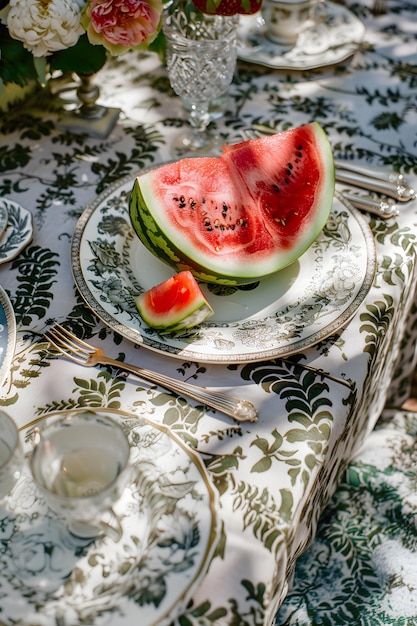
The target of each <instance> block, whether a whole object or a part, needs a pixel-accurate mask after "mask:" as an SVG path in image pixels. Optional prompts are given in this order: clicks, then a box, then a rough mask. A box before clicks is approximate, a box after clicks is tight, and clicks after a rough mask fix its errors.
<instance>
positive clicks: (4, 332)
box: [0, 287, 16, 387]
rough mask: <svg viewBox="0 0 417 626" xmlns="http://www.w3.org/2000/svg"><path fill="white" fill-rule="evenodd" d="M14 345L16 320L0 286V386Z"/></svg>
mask: <svg viewBox="0 0 417 626" xmlns="http://www.w3.org/2000/svg"><path fill="white" fill-rule="evenodd" d="M15 346H16V320H15V316H14V311H13V307H12V305H11V302H10V300H9V297H8V296H7V294H6V292H5V291H4V289H3V288H2V287H0V387H1V386H2V385H3V383H4V381H5V380H6V378H7V374H8V373H9V370H10V364H11V362H12V359H13V355H14V351H15Z"/></svg>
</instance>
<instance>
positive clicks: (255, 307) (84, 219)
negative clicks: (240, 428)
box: [71, 177, 375, 363]
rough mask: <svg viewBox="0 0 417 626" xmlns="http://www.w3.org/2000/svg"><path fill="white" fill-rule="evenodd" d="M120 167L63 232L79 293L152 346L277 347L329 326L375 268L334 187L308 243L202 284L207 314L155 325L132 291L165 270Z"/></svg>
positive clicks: (357, 221) (196, 352) (207, 351)
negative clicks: (283, 259)
mask: <svg viewBox="0 0 417 626" xmlns="http://www.w3.org/2000/svg"><path fill="white" fill-rule="evenodd" d="M132 186H133V178H132V177H129V178H128V179H125V180H124V181H122V182H119V183H116V184H115V185H114V186H113V187H112V188H111V189H109V191H107V192H105V193H104V194H101V195H100V196H98V198H97V199H96V201H95V202H94V203H92V204H91V205H90V206H89V207H87V209H86V210H85V211H84V212H83V214H82V216H81V218H80V219H79V221H78V223H77V226H76V229H75V233H74V236H73V239H72V247H71V263H72V269H73V274H74V280H75V283H76V285H77V287H78V289H79V291H80V293H81V295H82V296H83V298H84V299H85V301H86V303H87V304H88V305H89V306H90V307H91V308H92V309H93V310H94V311H95V313H96V314H97V315H98V316H99V317H101V319H102V320H103V321H104V322H105V323H106V324H108V325H109V326H110V327H111V328H113V330H115V331H117V332H118V333H120V334H121V335H123V336H125V337H127V338H128V339H130V340H132V341H134V342H135V343H137V344H142V345H144V346H146V347H148V348H151V349H153V350H156V351H158V352H163V353H169V354H171V355H173V356H176V357H179V358H188V359H191V360H194V361H199V362H215V363H216V362H228V363H240V362H249V361H258V360H263V359H269V358H276V357H282V356H286V355H289V354H293V353H295V352H298V351H300V350H301V349H305V348H307V347H309V346H311V345H314V344H315V343H317V342H318V341H321V340H322V339H325V338H326V337H328V336H329V335H331V334H333V333H335V332H336V331H337V330H338V329H339V328H340V327H341V326H343V325H344V324H345V323H346V322H347V321H348V320H349V319H350V318H351V317H352V316H353V315H354V313H355V312H356V310H357V308H358V307H359V306H360V304H361V303H362V302H363V299H364V298H365V296H366V294H367V293H368V291H369V289H370V287H371V284H372V280H373V277H374V273H375V246H374V238H373V235H372V232H371V230H370V228H369V225H368V223H367V222H366V221H365V219H364V218H363V217H362V215H361V214H360V213H359V212H358V211H356V210H355V209H351V208H350V205H348V204H347V203H346V202H345V201H343V200H342V198H341V197H339V196H335V199H334V203H333V210H332V213H331V216H330V219H329V220H328V222H327V224H326V226H325V228H324V229H323V231H322V233H321V234H320V235H319V237H318V238H317V240H316V241H315V242H314V244H313V245H312V246H311V247H310V248H309V249H308V250H307V251H306V252H305V253H304V254H303V255H302V256H301V257H300V259H298V261H296V262H295V263H292V264H291V265H290V266H289V267H287V268H285V269H283V270H282V271H281V272H278V273H276V274H273V275H271V276H269V277H268V278H266V279H264V280H262V281H259V282H257V283H255V284H252V285H246V286H243V287H239V288H237V287H224V286H219V285H208V284H207V285H202V288H203V291H204V292H205V295H206V296H207V299H208V300H209V301H210V303H211V305H212V307H213V309H214V312H215V314H214V316H213V317H212V318H210V319H209V320H208V321H207V322H206V323H204V324H201V325H199V326H198V327H195V328H193V329H191V330H188V331H182V332H179V333H177V334H170V335H167V334H165V335H164V334H161V333H158V331H156V330H154V329H152V328H150V327H149V326H148V325H147V324H145V322H144V321H143V320H142V319H141V317H140V316H139V313H138V312H137V310H136V306H135V303H134V296H136V295H138V294H140V293H141V292H143V291H146V290H148V289H150V288H151V287H153V286H154V285H156V284H158V283H160V282H162V281H163V280H165V279H167V278H169V277H170V276H172V275H173V273H174V270H173V269H172V268H170V267H168V266H167V265H166V264H164V263H162V262H161V261H159V260H158V259H157V258H156V257H155V256H153V255H152V254H151V253H150V252H149V251H148V250H147V249H146V248H145V246H144V245H143V244H142V243H141V242H140V240H139V239H138V237H137V236H136V235H135V233H134V231H133V229H132V227H131V224H130V219H129V213H128V194H129V192H130V190H131V189H132Z"/></svg>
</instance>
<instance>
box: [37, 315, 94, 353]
mask: <svg viewBox="0 0 417 626" xmlns="http://www.w3.org/2000/svg"><path fill="white" fill-rule="evenodd" d="M45 336H46V337H47V339H48V341H49V342H50V343H51V344H52V345H53V346H54V347H55V348H56V349H57V350H58V351H59V352H60V353H61V354H63V355H64V356H71V357H72V358H74V355H76V357H78V358H80V357H82V358H83V359H87V358H88V357H89V356H90V355H91V347H90V346H89V345H88V344H86V343H85V342H84V341H82V340H81V339H78V338H77V337H75V336H74V335H73V334H72V333H70V332H69V331H68V330H67V329H66V328H64V327H63V326H61V325H60V324H56V325H55V326H53V327H52V328H50V329H49V331H47V332H46V333H45ZM76 357H75V358H76Z"/></svg>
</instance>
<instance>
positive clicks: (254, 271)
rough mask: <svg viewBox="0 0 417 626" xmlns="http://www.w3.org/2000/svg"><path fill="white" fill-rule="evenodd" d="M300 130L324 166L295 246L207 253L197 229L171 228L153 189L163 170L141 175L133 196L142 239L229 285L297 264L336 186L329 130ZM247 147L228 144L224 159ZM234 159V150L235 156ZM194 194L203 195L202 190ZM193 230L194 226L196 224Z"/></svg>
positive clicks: (202, 276)
mask: <svg viewBox="0 0 417 626" xmlns="http://www.w3.org/2000/svg"><path fill="white" fill-rule="evenodd" d="M301 128H304V129H307V130H308V133H309V134H308V137H309V139H310V138H311V142H312V144H313V148H314V150H315V151H316V152H317V162H318V165H317V164H316V166H317V167H318V166H319V167H320V176H321V178H320V185H318V187H317V189H316V190H315V192H316V196H315V197H314V207H313V208H312V209H311V211H310V213H309V214H308V218H305V219H304V222H302V223H301V225H300V228H299V230H298V231H297V233H296V237H293V240H291V245H288V246H287V247H286V248H285V249H284V247H281V248H278V247H277V248H276V249H273V250H272V251H271V250H270V249H267V250H266V251H265V252H264V251H263V250H261V251H260V252H259V254H258V253H256V254H252V255H247V256H246V257H244V256H243V255H242V256H240V254H239V251H237V252H236V254H229V255H227V256H226V257H223V256H222V254H219V255H218V256H213V254H211V255H210V254H206V253H205V251H204V249H203V246H200V247H198V246H196V245H195V241H194V240H195V233H194V234H193V233H190V229H187V228H178V227H177V228H173V227H172V228H171V226H170V224H169V222H168V220H167V217H166V214H165V212H164V210H165V209H164V207H163V206H162V205H161V203H160V202H159V200H158V199H157V198H156V197H155V195H154V191H153V184H154V180H155V176H158V169H156V170H151V171H149V172H147V173H144V174H142V175H140V176H138V177H137V178H136V180H135V182H134V185H133V189H132V192H131V195H130V200H129V211H130V218H131V222H132V225H133V228H134V230H135V232H136V233H137V235H138V236H139V238H140V239H141V241H142V243H143V244H144V245H145V246H146V248H148V250H149V251H150V252H152V253H153V254H154V255H155V256H156V257H158V258H159V259H160V260H161V261H163V262H165V263H167V264H168V265H170V266H172V267H174V268H176V269H177V270H178V271H182V270H190V271H191V272H192V273H193V274H194V276H195V277H196V278H197V279H198V280H200V281H204V282H208V283H219V284H223V285H230V286H235V285H239V284H249V283H253V282H256V281H258V280H260V279H262V278H265V277H267V276H269V275H271V274H273V273H275V272H277V271H279V270H281V269H283V268H284V267H286V266H288V265H290V264H291V263H293V262H294V261H295V260H296V259H298V258H299V257H300V256H301V255H302V254H303V253H304V252H305V251H306V250H307V249H308V248H309V247H310V246H311V244H312V243H313V242H314V241H315V239H316V238H317V236H318V235H319V234H320V232H321V231H322V230H323V228H324V226H325V224H326V222H327V220H328V217H329V215H330V211H331V208H332V203H333V195H334V184H335V179H334V162H333V154H332V150H331V147H330V144H329V141H328V139H327V136H326V134H325V132H324V130H323V129H322V127H321V126H320V125H319V124H318V123H317V122H312V123H311V124H308V125H306V126H304V127H301ZM293 130H295V131H296V130H297V129H293ZM282 134H284V133H281V135H282ZM255 141H259V140H255ZM246 143H247V142H246ZM243 145H244V144H243V143H242V144H239V145H238V146H237V147H234V146H231V147H230V148H227V147H226V148H225V152H224V155H225V156H224V159H225V160H227V159H228V158H229V157H228V153H233V152H234V151H235V152H237V150H239V149H240V146H243ZM238 156H239V155H238ZM233 157H234V155H233V154H232V157H231V158H232V159H233ZM189 161H192V163H191V165H190V166H189V167H190V168H192V167H193V166H194V165H195V167H196V168H198V167H199V165H200V164H201V166H203V164H204V166H206V165H207V160H206V158H204V157H203V158H195V159H192V160H191V159H189ZM203 162H204V163H203ZM277 164H278V165H279V155H277ZM214 165H216V164H214ZM238 175H239V173H238ZM244 175H245V174H242V187H244V185H245V178H244ZM180 189H181V187H180ZM220 192H221V190H220ZM195 193H197V194H198V190H196V191H195ZM291 197H293V196H291ZM294 214H295V211H294ZM274 219H275V218H274ZM283 223H284V222H283ZM190 228H191V230H192V228H193V227H192V225H191V226H190ZM190 234H193V236H190ZM193 237H194V239H193Z"/></svg>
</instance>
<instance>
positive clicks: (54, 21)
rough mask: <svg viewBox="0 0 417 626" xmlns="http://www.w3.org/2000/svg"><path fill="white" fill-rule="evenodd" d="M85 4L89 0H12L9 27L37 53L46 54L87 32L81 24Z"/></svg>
mask: <svg viewBox="0 0 417 626" xmlns="http://www.w3.org/2000/svg"><path fill="white" fill-rule="evenodd" d="M84 5H85V0H10V3H9V6H8V11H7V14H6V23H7V27H8V29H9V33H10V35H11V37H13V38H14V39H18V40H19V41H21V42H22V43H23V45H24V47H25V48H26V49H27V50H29V51H30V52H32V54H33V56H35V57H43V56H46V55H48V54H51V52H56V51H57V50H64V49H66V48H70V47H71V46H73V45H74V44H76V43H77V41H78V39H79V37H80V35H82V33H83V32H85V31H84V28H83V27H82V26H81V23H80V20H81V10H82V8H83V7H84ZM2 21H4V16H2Z"/></svg>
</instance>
